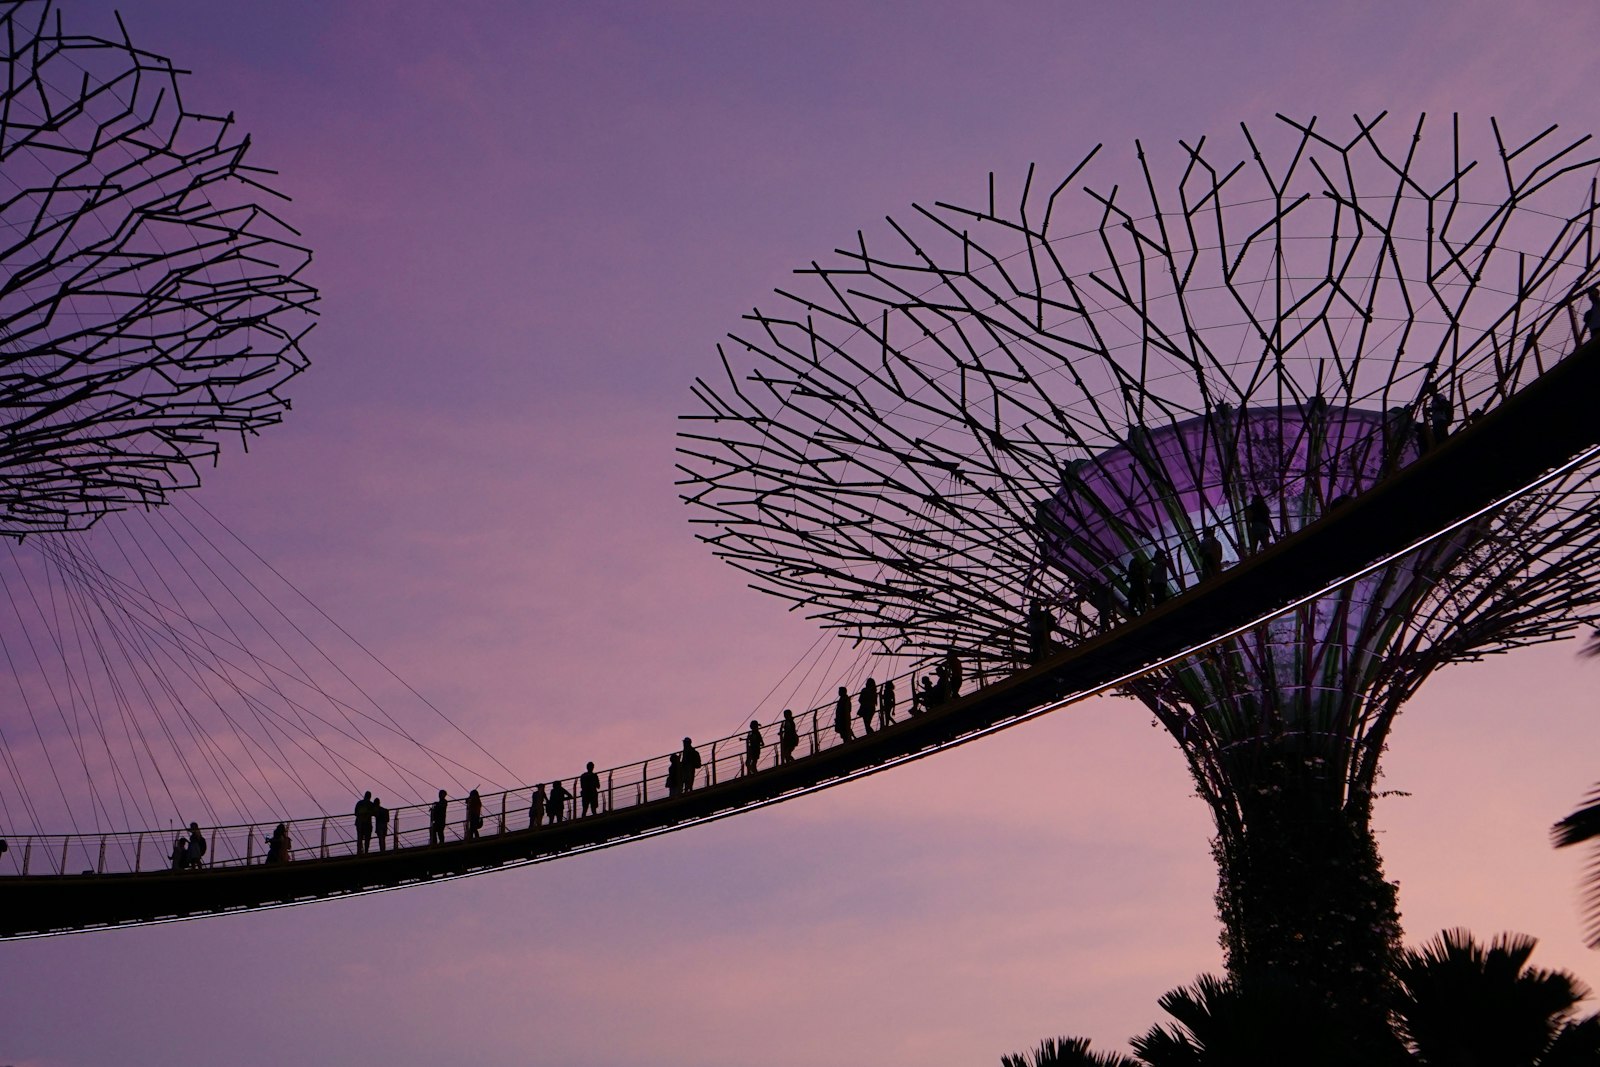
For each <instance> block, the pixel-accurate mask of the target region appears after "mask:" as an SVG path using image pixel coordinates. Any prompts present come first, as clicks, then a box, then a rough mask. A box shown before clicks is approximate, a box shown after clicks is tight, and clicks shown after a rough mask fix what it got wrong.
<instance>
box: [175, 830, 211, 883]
mask: <svg viewBox="0 0 1600 1067" xmlns="http://www.w3.org/2000/svg"><path fill="white" fill-rule="evenodd" d="M205 858H206V835H205V834H203V833H201V832H200V824H199V823H196V822H192V823H190V824H189V832H188V834H187V835H185V834H181V833H180V834H179V835H178V836H177V837H176V838H175V839H174V840H173V842H172V869H173V870H175V871H188V870H198V869H199V868H200V866H201V864H202V863H203V862H204V861H205Z"/></svg>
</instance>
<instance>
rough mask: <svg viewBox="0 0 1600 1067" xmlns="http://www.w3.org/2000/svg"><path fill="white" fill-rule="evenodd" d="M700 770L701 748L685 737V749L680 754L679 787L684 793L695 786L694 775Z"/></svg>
mask: <svg viewBox="0 0 1600 1067" xmlns="http://www.w3.org/2000/svg"><path fill="white" fill-rule="evenodd" d="M699 770H700V750H699V749H698V748H695V747H694V745H692V744H691V743H690V742H689V739H688V738H687V737H685V738H684V739H683V751H682V752H680V753H679V754H678V789H679V790H680V791H682V792H684V793H687V792H689V790H691V789H693V788H694V776H695V774H696V773H697V772H699Z"/></svg>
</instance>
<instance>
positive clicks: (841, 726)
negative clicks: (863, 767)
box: [833, 685, 856, 741]
mask: <svg viewBox="0 0 1600 1067" xmlns="http://www.w3.org/2000/svg"><path fill="white" fill-rule="evenodd" d="M833 731H834V733H836V734H838V735H839V740H841V741H854V740H855V739H856V732H855V729H854V728H853V727H852V726H851V725H850V694H849V692H848V691H847V690H846V689H845V687H844V686H842V685H841V686H840V687H839V699H838V700H837V701H836V702H835V703H834V705H833Z"/></svg>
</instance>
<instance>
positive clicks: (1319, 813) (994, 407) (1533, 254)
mask: <svg viewBox="0 0 1600 1067" xmlns="http://www.w3.org/2000/svg"><path fill="white" fill-rule="evenodd" d="M1425 127H1426V129H1427V133H1428V137H1427V138H1426V140H1425V139H1424V137H1423V134H1424V129H1425ZM1240 137H1241V138H1242V144H1240V145H1239V149H1242V151H1241V150H1235V149H1229V150H1221V149H1218V148H1216V147H1215V146H1214V145H1213V143H1212V142H1211V140H1210V139H1201V140H1198V141H1196V142H1194V143H1193V144H1190V143H1187V142H1180V144H1179V147H1178V149H1177V150H1176V151H1174V152H1172V153H1170V154H1169V155H1166V156H1161V157H1159V158H1157V157H1152V156H1148V155H1147V154H1146V152H1145V150H1144V147H1143V146H1142V145H1139V144H1138V142H1135V145H1136V162H1135V164H1134V165H1132V166H1129V167H1125V168H1123V169H1122V170H1120V171H1117V172H1115V173H1113V174H1111V175H1109V176H1107V177H1103V178H1099V179H1098V180H1097V179H1096V174H1097V168H1099V167H1101V166H1107V165H1106V164H1104V163H1102V161H1101V158H1100V157H1101V153H1100V148H1099V146H1096V148H1095V150H1093V151H1091V152H1089V153H1088V154H1087V155H1086V156H1084V157H1083V158H1082V160H1081V162H1079V163H1078V164H1077V165H1076V166H1074V167H1072V168H1071V169H1070V171H1069V173H1067V175H1066V177H1065V178H1063V179H1061V180H1059V181H1051V182H1044V181H1041V180H1039V179H1038V178H1037V176H1036V174H1035V171H1034V168H1030V169H1029V170H1028V172H1027V175H1026V177H1025V178H1024V180H1023V181H1022V182H1021V191H1020V196H1019V197H1018V198H1017V200H1016V202H1015V206H1014V207H1013V208H1010V209H1006V208H1004V207H1003V206H1002V205H1001V203H1000V198H999V197H998V196H997V193H996V188H995V179H994V176H993V175H992V174H991V175H990V177H989V182H988V194H987V198H986V202H983V203H981V204H980V205H979V206H977V207H970V208H969V207H958V206H954V205H951V204H946V203H937V204H935V205H934V206H933V207H924V206H920V205H917V206H913V208H912V214H911V217H910V219H909V220H907V221H904V222H902V221H896V220H894V219H889V220H887V221H886V228H885V229H884V230H883V231H882V232H881V233H879V234H878V235H876V236H875V237H874V238H873V240H872V241H871V242H870V247H869V240H868V236H867V234H866V233H865V232H860V231H858V233H857V234H856V237H855V240H854V241H853V242H852V243H851V245H850V246H849V247H845V248H842V249H839V250H836V251H835V253H834V254H833V257H832V258H831V259H829V260H827V261H825V262H821V261H818V262H812V263H811V264H810V265H809V266H808V267H806V268H805V269H803V270H801V271H799V272H798V274H799V275H800V276H801V282H800V284H798V285H797V286H796V287H794V288H793V289H792V290H779V292H778V298H779V303H780V305H781V306H780V308H779V309H778V310H777V311H774V312H764V311H759V310H758V311H755V312H753V313H751V314H750V315H748V316H747V317H746V318H747V322H748V324H749V325H748V328H746V329H745V330H743V331H741V332H739V333H737V334H734V335H731V338H732V345H731V346H719V353H720V354H721V357H722V365H723V380H722V381H721V383H719V384H712V383H709V382H707V381H703V380H702V381H698V382H697V383H696V387H695V394H696V397H697V399H698V401H699V402H700V407H699V410H698V411H697V412H696V413H695V414H693V415H690V416H688V418H690V419H693V420H696V421H695V422H694V423H693V426H692V427H691V428H690V429H689V430H688V431H687V432H686V433H685V434H684V439H683V443H682V445H681V446H680V447H681V452H682V454H683V458H682V461H681V464H680V466H681V467H682V470H683V471H684V477H683V480H682V483H681V484H682V485H683V487H684V490H683V492H684V498H685V499H686V500H687V501H688V502H689V503H690V504H691V505H693V507H694V508H695V510H696V515H695V520H694V521H695V522H697V523H700V524H703V525H702V532H701V535H700V536H701V537H702V538H703V539H704V540H705V541H706V542H708V543H709V544H710V546H711V547H712V548H713V550H714V551H715V552H716V553H717V554H718V555H719V556H721V557H723V558H724V559H726V560H727V561H728V562H730V563H731V564H733V565H734V566H735V567H738V568H740V569H742V570H744V571H746V572H748V574H749V575H750V576H751V579H752V585H753V586H754V587H756V588H758V589H762V590H764V591H766V592H769V593H773V594H776V595H777V596H779V597H782V598H783V599H785V600H787V601H789V602H790V604H791V607H792V608H794V609H797V610H801V611H804V612H806V613H808V614H810V615H812V616H815V617H816V618H818V619H819V620H821V623H822V625H824V626H825V627H830V628H833V629H835V630H837V631H838V632H839V633H840V634H841V635H842V636H845V637H847V638H849V639H852V640H856V641H860V642H865V643H867V644H868V645H870V646H872V647H874V648H875V649H876V650H877V651H878V652H879V653H881V654H884V655H890V656H899V657H905V658H907V659H908V660H910V661H917V660H921V659H924V658H929V657H936V656H939V655H942V654H945V653H946V652H948V651H951V650H954V651H956V652H957V653H958V654H959V656H960V657H961V658H963V659H965V660H967V661H968V662H971V663H975V664H976V665H977V666H978V667H979V669H981V670H983V671H987V672H989V673H994V672H999V671H1005V670H1008V669H1012V668H1013V667H1015V666H1017V665H1019V664H1024V663H1028V662H1033V661H1038V660H1040V659H1043V658H1046V657H1048V655H1049V654H1050V650H1051V648H1052V647H1054V646H1056V645H1057V644H1059V643H1068V644H1070V643H1073V642H1078V641H1082V640H1084V639H1086V638H1089V637H1092V636H1094V635H1096V634H1099V633H1101V632H1103V631H1106V630H1110V629H1113V628H1115V627H1116V626H1117V625H1118V624H1119V622H1121V621H1122V620H1124V619H1127V618H1130V617H1132V616H1134V615H1137V614H1139V613H1141V612H1144V611H1146V610H1148V609H1151V608H1152V607H1154V606H1155V605H1158V604H1159V603H1161V602H1162V601H1163V600H1165V599H1166V598H1168V597H1171V596H1174V595H1176V594H1179V593H1181V591H1183V590H1184V589H1186V588H1188V587H1191V586H1193V585H1194V584H1196V583H1197V582H1200V581H1203V580H1205V579H1207V578H1208V577H1210V576H1211V575H1212V574H1214V573H1218V572H1220V571H1222V570H1223V569H1225V568H1227V567H1229V566H1230V565H1232V564H1233V563H1234V562H1236V561H1238V560H1239V559H1241V558H1243V557H1244V556H1246V555H1248V554H1250V553H1252V552H1254V551H1258V550H1261V549H1263V548H1264V547H1265V546H1267V545H1268V544H1270V543H1271V542H1272V541H1273V540H1274V539H1276V538H1280V537H1282V536H1284V535H1285V534H1287V533H1290V532H1292V531H1295V530H1297V529H1299V528H1300V527H1302V526H1304V525H1306V524H1307V523H1309V522H1311V521H1313V520H1315V519H1317V518H1318V517H1320V516H1322V515H1323V514H1324V513H1326V512H1328V511H1330V510H1332V509H1336V508H1338V507H1339V505H1340V503H1341V502H1342V501H1343V500H1345V499H1347V498H1350V497H1353V496H1355V495H1357V494H1360V493H1362V492H1363V491H1365V490H1366V489H1368V488H1369V487H1371V486H1372V485H1373V484H1374V483H1376V482H1377V481H1379V480H1380V479H1382V478H1383V477H1384V476H1385V474H1386V473H1387V472H1389V471H1392V470H1395V469H1397V468H1399V467H1401V466H1404V465H1406V464H1408V463H1410V462H1411V461H1412V460H1414V459H1415V458H1416V457H1417V456H1419V455H1420V454H1421V453H1423V452H1425V451H1427V450H1429V449H1431V448H1433V447H1435V446H1437V445H1438V444H1439V443H1440V442H1441V441H1442V440H1443V439H1445V438H1447V437H1448V436H1449V435H1450V434H1452V433H1454V432H1458V431H1459V430H1460V428H1461V427H1462V426H1463V425H1465V424H1466V423H1468V422H1470V421H1471V420H1473V419H1474V418H1476V417H1478V416H1479V415H1480V414H1482V413H1483V412H1485V411H1488V410H1490V409H1492V408H1494V407H1496V406H1497V405H1499V404H1500V403H1501V402H1502V401H1503V400H1505V399H1506V398H1507V397H1508V396H1510V395H1512V394H1513V393H1515V392H1516V391H1517V390H1518V389H1519V388H1520V387H1521V386H1523V385H1524V384H1526V383H1528V382H1530V381H1531V380H1533V379H1534V378H1535V377H1536V376H1537V375H1539V373H1540V372H1541V370H1542V369H1543V368H1544V367H1545V366H1547V365H1548V364H1549V363H1550V362H1552V361H1554V360H1558V359H1560V358H1561V357H1562V356H1563V355H1564V354H1565V353H1566V352H1568V351H1570V350H1571V348H1572V347H1573V345H1574V344H1575V343H1576V342H1577V340H1578V339H1579V337H1580V335H1581V334H1582V331H1583V329H1584V327H1583V326H1582V325H1581V324H1580V318H1581V316H1582V314H1583V313H1584V310H1585V301H1584V299H1583V298H1584V296H1585V294H1586V293H1587V292H1588V291H1589V290H1590V289H1591V288H1592V287H1593V286H1594V285H1595V282H1596V264H1597V258H1600V249H1597V247H1596V243H1595V237H1594V232H1593V227H1594V222H1595V213H1596V210H1597V206H1596V190H1595V175H1596V173H1597V160H1596V159H1595V158H1594V156H1593V154H1592V153H1590V152H1588V151H1586V148H1585V146H1586V143H1587V140H1588V139H1587V138H1583V139H1579V140H1575V141H1568V140H1566V139H1564V138H1561V137H1560V136H1559V135H1558V134H1557V132H1556V130H1555V128H1554V127H1551V128H1549V129H1546V130H1544V131H1543V132H1541V133H1539V134H1538V135H1536V136H1534V137H1531V138H1528V139H1526V140H1522V139H1508V138H1506V137H1503V136H1502V133H1501V128H1500V126H1499V124H1497V123H1495V122H1493V121H1491V122H1490V123H1488V124H1487V128H1486V129H1482V130H1481V131H1480V137H1479V138H1478V139H1477V140H1475V139H1474V138H1473V137H1472V136H1470V135H1469V133H1466V132H1464V131H1463V129H1462V125H1461V123H1460V121H1459V120H1458V119H1455V118H1451V119H1447V120H1444V121H1443V122H1440V121H1438V120H1435V121H1434V122H1432V123H1427V122H1425V121H1424V120H1423V119H1419V120H1418V121H1416V122H1415V123H1414V124H1407V125H1406V126H1404V127H1403V128H1397V127H1396V124H1395V123H1394V122H1393V121H1392V120H1388V121H1386V120H1385V119H1384V116H1381V115H1380V116H1378V117H1377V118H1374V119H1370V120H1364V119H1361V118H1359V117H1357V118H1356V119H1355V120H1354V121H1353V122H1351V123H1349V124H1345V125H1343V126H1341V127H1340V128H1339V129H1338V130H1337V131H1335V130H1333V129H1330V128H1329V126H1328V124H1325V123H1318V122H1316V121H1315V120H1312V121H1305V122H1301V121H1295V120H1292V119H1288V118H1284V117H1282V116H1280V117H1279V121H1277V122H1275V123H1272V124H1269V126H1268V127H1267V128H1265V129H1263V130H1257V131H1252V130H1251V129H1250V128H1248V127H1243V126H1241V128H1240ZM1483 149H1487V150H1488V151H1487V152H1485V153H1484V154H1485V155H1486V157H1487V162H1478V161H1476V160H1474V159H1473V158H1472V156H1473V155H1474V153H1475V152H1476V151H1481V150H1483ZM1591 299H1593V298H1592V297H1591ZM1597 489H1600V483H1597V480H1596V471H1595V470H1594V469H1593V468H1592V467H1589V468H1583V469H1579V470H1577V471H1575V472H1573V473H1570V474H1568V475H1565V476H1563V477H1561V478H1560V479H1558V480H1557V481H1555V482H1552V483H1549V484H1547V485H1546V486H1544V487H1543V488H1542V489H1541V490H1540V491H1538V492H1537V493H1536V494H1534V495H1530V496H1525V497H1523V498H1522V499H1520V500H1518V501H1517V502H1515V503H1514V504H1512V505H1510V506H1507V507H1504V508H1502V509H1501V510H1499V511H1497V512H1495V513H1493V514H1492V516H1490V517H1488V518H1484V519H1480V520H1478V521H1476V522H1475V523H1473V524H1472V525H1470V526H1468V527H1466V528H1463V529H1460V530H1457V531H1456V532H1455V533H1453V534H1452V535H1450V536H1449V537H1447V538H1445V539H1443V540H1440V541H1436V542H1434V543H1432V544H1431V545H1429V546H1427V547H1425V548H1423V549H1421V550H1419V551H1417V552H1415V553H1413V554H1411V555H1410V556H1408V557H1406V558H1404V559H1402V560H1400V561H1398V562H1395V563H1392V564H1390V565H1388V566H1386V567H1383V568H1381V569H1379V570H1377V571H1375V572H1373V573H1370V574H1368V575H1366V576H1365V577H1363V578H1361V579H1360V580H1358V581H1355V582H1352V583H1350V584H1347V585H1345V586H1344V587H1343V588H1341V589H1339V590H1338V591H1337V592H1335V593H1331V594H1329V595H1326V596H1323V597H1321V598H1319V599H1317V600H1314V601H1312V602H1310V603H1307V604H1305V605H1303V606H1302V607H1300V608H1299V609H1297V610H1295V611H1293V612H1291V613H1289V614H1286V615H1284V616H1282V617H1280V618H1278V619H1276V620H1274V621H1272V622H1270V623H1267V624H1264V625H1260V626H1257V627H1255V628H1253V629H1251V630H1249V631H1247V632H1245V633H1242V634H1240V635H1238V636H1237V637H1235V638H1232V639H1229V640H1226V641H1223V642H1221V643H1219V644H1216V645H1215V646H1213V647H1211V648H1210V649H1209V650H1208V651H1206V652H1203V653H1200V654H1196V655H1194V656H1191V657H1190V658H1188V659H1185V660H1183V661H1181V662H1179V663H1177V664H1175V665H1173V666H1171V667H1169V668H1166V669H1163V670H1159V671H1157V672H1155V673H1152V674H1149V675H1147V676H1145V677H1142V678H1140V679H1139V680H1138V681H1136V682H1134V683H1132V684H1130V685H1129V686H1127V693H1128V694H1130V695H1132V696H1133V697H1136V698H1137V699H1138V700H1140V701H1142V702H1143V703H1144V704H1145V705H1146V706H1147V707H1148V708H1149V709H1150V710H1151V711H1152V712H1153V713H1154V715H1155V717H1156V719H1157V720H1159V722H1160V723H1161V724H1162V725H1163V726H1164V727H1165V728H1166V729H1167V730H1168V731H1169V732H1170V733H1171V735H1172V737H1173V738H1174V739H1175V740H1176V742H1177V744H1178V747H1179V748H1180V749H1181V751H1182V753H1183V755H1184V757H1185V759H1186V760H1187V763H1188V767H1189V770H1190V772H1191V773H1192V775H1193V777H1194V780H1195V783H1196V785H1197V787H1198V791H1199V794H1200V796H1201V797H1203V798H1204V800H1205V801H1206V803H1207V804H1208V805H1209V806H1210V808H1211V811H1212V814H1213V817H1214V821H1215V825H1216V838H1215V841H1214V850H1215V854H1216V858H1217V861H1218V866H1219V888H1218V892H1217V903H1218V909H1219V913H1220V917H1221V919H1222V923H1223V935H1222V940H1223V947H1224V949H1225V953H1226V962H1227V966H1228V970H1229V973H1230V976H1231V977H1232V978H1233V979H1234V980H1235V981H1236V982H1238V983H1240V985H1241V986H1247V985H1249V984H1250V983H1258V984H1259V983H1260V982H1263V981H1270V982H1272V983H1279V984H1281V983H1288V984H1290V985H1292V986H1295V987H1297V988H1302V989H1310V990H1312V991H1314V992H1315V993H1316V994H1317V995H1318V996H1319V997H1325V998H1327V999H1328V1000H1329V1001H1331V1002H1332V1003H1333V1004H1334V1005H1335V1006H1336V1007H1337V1008H1338V1010H1339V1011H1340V1012H1343V1013H1346V1014H1347V1017H1348V1018H1349V1019H1350V1020H1351V1021H1352V1023H1353V1024H1355V1025H1357V1026H1358V1027H1361V1026H1368V1025H1370V1026H1372V1027H1374V1028H1378V1029H1381V1027H1382V1020H1381V1018H1380V1016H1381V1013H1382V1010H1383V1009H1382V1002H1383V998H1384V997H1385V996H1386V994H1387V989H1388V983H1389V978H1388V977H1387V976H1388V975H1389V974H1390V973H1391V965H1392V962H1393V960H1394V958H1395V952H1396V947H1397V944H1398V940H1397V939H1398V935H1399V919H1398V908H1397V903H1396V899H1395V891H1394V887H1393V886H1392V885H1391V884H1390V883H1389V882H1388V881H1386V880H1385V878H1384V876H1383V871H1382V865H1381V861H1380V858H1379V855H1378V851H1377V848H1376V846H1375V843H1374V839H1373V835H1372V830H1371V824H1370V817H1371V807H1372V799H1373V794H1374V789H1375V787H1376V783H1377V780H1378V776H1379V770H1380V766H1379V765H1380V757H1381V754H1382V752H1383V749H1384V746H1385V743H1386V741H1387V738H1388V735H1389V731H1390V728H1391V725H1392V724H1393V722H1394V719H1395V716H1396V714H1397V713H1398V712H1399V710H1400V708H1401V706H1402V705H1403V703H1404V702H1405V701H1406V699H1407V698H1408V697H1410V696H1411V694H1413V693H1414V692H1416V690H1417V688H1418V687H1419V686H1420V685H1421V684H1422V682H1423V680H1424V679H1425V678H1426V677H1427V676H1428V675H1429V674H1430V673H1431V672H1432V671H1433V670H1434V669H1435V668H1437V667H1439V666H1441V665H1443V664H1445V663H1448V662H1453V661H1463V660H1473V659H1477V658H1480V657H1483V656H1485V655H1488V654H1490V653H1495V652H1502V651H1505V650H1508V649H1511V648H1513V647H1516V646H1520V645H1525V644H1529V643H1532V642H1539V641H1544V640H1548V639H1552V638H1556V637H1559V636H1561V635H1563V634H1564V633H1566V632H1567V631H1568V630H1569V629H1570V628H1571V627H1574V626H1576V625H1578V624H1580V623H1581V622H1583V621H1585V620H1589V619H1593V618H1594V615H1595V605H1596V602H1597V600H1600V521H1597V520H1596V518H1595V515H1596V511H1595V508H1594V496H1595V493H1596V490H1597Z"/></svg>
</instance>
